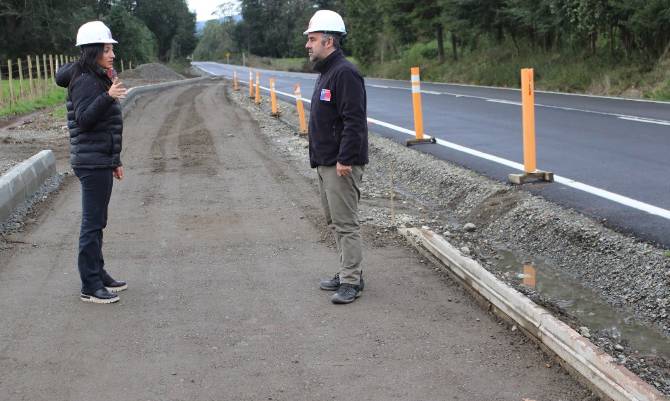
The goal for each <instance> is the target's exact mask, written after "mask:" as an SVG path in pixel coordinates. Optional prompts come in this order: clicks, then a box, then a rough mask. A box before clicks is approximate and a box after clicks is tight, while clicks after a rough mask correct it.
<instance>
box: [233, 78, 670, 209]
mask: <svg viewBox="0 0 670 401" xmlns="http://www.w3.org/2000/svg"><path fill="white" fill-rule="evenodd" d="M240 82H244V83H246V84H248V83H249V82H248V81H240ZM261 89H263V90H265V91H269V90H270V89H269V88H265V87H263V86H261ZM403 89H404V88H403ZM276 92H277V93H279V94H281V95H284V96H287V97H290V98H292V99H295V98H296V96H295V95H292V94H290V93H286V92H280V91H276ZM302 101H303V102H307V103H311V101H310V100H308V99H305V98H302ZM612 115H615V114H612ZM617 117H619V118H623V119H627V118H624V117H632V116H620V115H618V116H617ZM633 118H634V117H633ZM638 118H639V117H638ZM634 121H638V120H634ZM653 121H655V122H656V123H659V120H653ZM368 122H369V123H371V124H375V125H379V126H382V127H385V128H388V129H391V130H393V131H396V132H400V133H403V134H405V135H409V136H412V137H414V136H415V133H414V131H412V130H409V129H407V128H403V127H400V126H398V125H395V124H391V123H387V122H385V121H381V120H377V119H374V118H368ZM644 122H650V121H644ZM661 122H662V123H668V124H667V125H670V122H667V121H661ZM664 125H665V124H664ZM426 137H427V138H431V137H430V136H428V135H426ZM435 139H436V141H437V144H438V145H440V146H444V147H446V148H450V149H454V150H457V151H459V152H463V153H466V154H469V155H472V156H475V157H479V158H481V159H484V160H489V161H492V162H494V163H498V164H501V165H503V166H507V167H511V168H513V169H516V170H519V171H523V170H524V167H523V164H521V163H517V162H514V161H512V160H507V159H504V158H502V157H499V156H495V155H492V154H490V153H486V152H481V151H479V150H475V149H471V148H468V147H466V146H462V145H458V144H455V143H452V142H448V141H445V140H443V139H440V138H435ZM554 181H556V182H558V183H560V184H563V185H565V186H568V187H571V188H574V189H577V190H579V191H582V192H586V193H589V194H591V195H595V196H598V197H600V198H603V199H607V200H609V201H612V202H615V203H618V204H621V205H624V206H628V207H630V208H633V209H637V210H640V211H643V212H646V213H649V214H652V215H655V216H659V217H662V218H664V219H668V220H670V210H667V209H663V208H660V207H658V206H654V205H651V204H649V203H645V202H641V201H638V200H636V199H633V198H629V197H627V196H624V195H619V194H617V193H614V192H610V191H606V190H604V189H601V188H597V187H594V186H592V185H588V184H585V183H583V182H579V181H576V180H573V179H571V178H567V177H563V176H560V175H554Z"/></svg>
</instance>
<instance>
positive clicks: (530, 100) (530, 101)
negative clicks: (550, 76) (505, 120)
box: [521, 68, 537, 173]
mask: <svg viewBox="0 0 670 401" xmlns="http://www.w3.org/2000/svg"><path fill="white" fill-rule="evenodd" d="M521 101H522V105H523V106H522V107H523V168H524V171H525V172H526V173H534V172H535V170H537V159H536V155H535V83H534V82H533V69H532V68H524V69H523V70H521Z"/></svg>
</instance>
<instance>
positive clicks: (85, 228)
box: [74, 168, 114, 294]
mask: <svg viewBox="0 0 670 401" xmlns="http://www.w3.org/2000/svg"><path fill="white" fill-rule="evenodd" d="M112 172H113V169H111V168H105V169H82V168H76V169H74V173H75V174H76V175H77V177H78V178H79V182H80V183H81V209H82V213H81V231H80V233H79V257H78V265H79V275H80V276H81V291H82V292H86V293H89V294H90V293H93V292H94V291H96V290H98V289H100V288H102V287H104V283H106V282H107V283H108V282H109V281H111V277H110V276H109V275H108V274H107V272H106V271H105V260H104V258H103V257H102V230H103V229H104V228H105V227H106V226H107V208H108V206H109V199H110V197H111V196H112V185H113V182H114V177H113V176H112Z"/></svg>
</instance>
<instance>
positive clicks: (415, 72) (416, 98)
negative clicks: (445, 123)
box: [411, 67, 423, 139]
mask: <svg viewBox="0 0 670 401" xmlns="http://www.w3.org/2000/svg"><path fill="white" fill-rule="evenodd" d="M411 71H412V105H413V106H414V133H415V135H416V139H423V111H422V110H421V77H420V72H419V67H413V68H412V70H411Z"/></svg>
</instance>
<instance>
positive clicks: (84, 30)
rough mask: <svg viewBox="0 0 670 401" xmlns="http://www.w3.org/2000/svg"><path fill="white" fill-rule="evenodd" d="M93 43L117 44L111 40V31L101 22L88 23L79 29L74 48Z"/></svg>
mask: <svg viewBox="0 0 670 401" xmlns="http://www.w3.org/2000/svg"><path fill="white" fill-rule="evenodd" d="M93 43H119V42H117V41H116V40H114V39H112V31H110V30H109V28H107V25H105V24H103V23H102V21H90V22H87V23H85V24H84V25H82V26H80V27H79V31H77V44H76V45H75V46H82V45H90V44H93Z"/></svg>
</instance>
